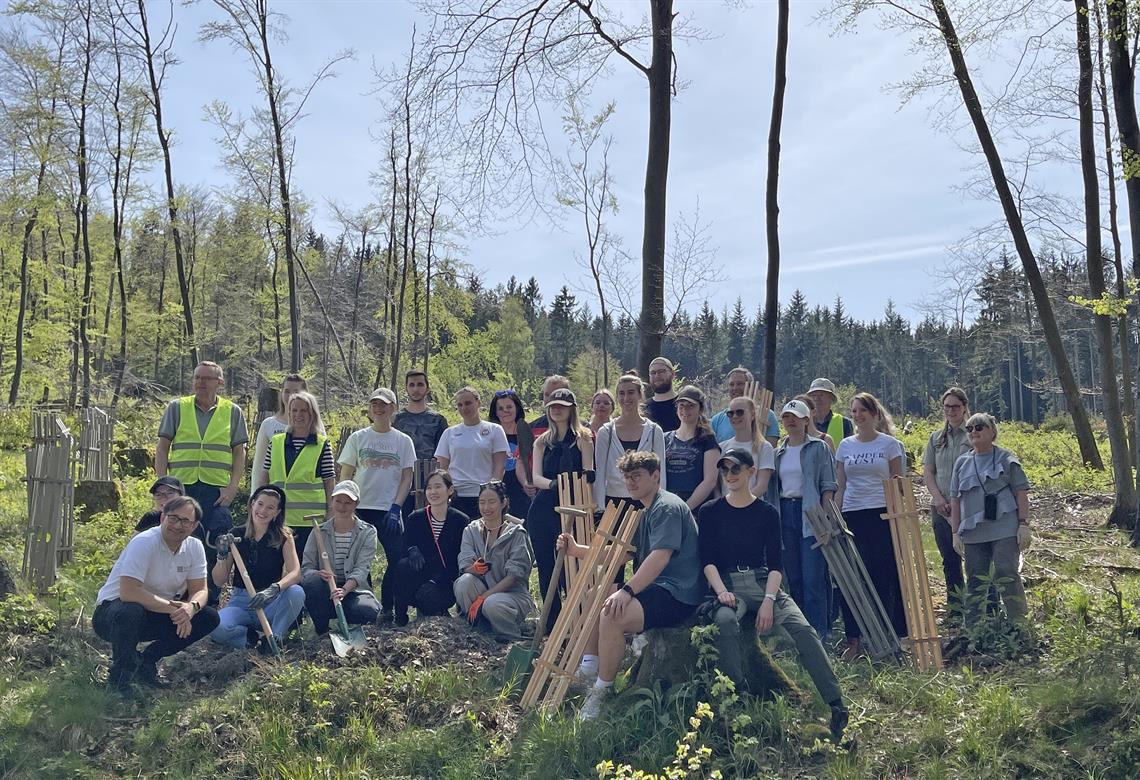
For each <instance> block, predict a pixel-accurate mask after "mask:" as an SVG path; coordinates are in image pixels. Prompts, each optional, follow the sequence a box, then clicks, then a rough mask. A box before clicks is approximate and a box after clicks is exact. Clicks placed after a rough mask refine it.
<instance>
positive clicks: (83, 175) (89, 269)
mask: <svg viewBox="0 0 1140 780" xmlns="http://www.w3.org/2000/svg"><path fill="white" fill-rule="evenodd" d="M76 6H77V8H78V10H79V13H80V15H81V16H82V18H83V28H84V40H83V81H82V86H81V87H80V90H79V121H78V130H79V154H78V160H77V165H78V174H79V232H80V235H81V237H82V239H83V298H82V303H81V307H80V314H79V344H80V348H81V349H82V352H83V384H82V387H81V391H80V403H81V404H82V405H83V406H90V405H91V335H90V333H89V328H90V319H91V299H92V295H93V290H92V277H93V276H94V273H95V269H94V265H93V263H92V261H91V238H90V235H89V230H88V228H89V222H90V219H89V213H90V209H89V204H88V194H89V189H90V184H89V181H88V171H87V89H88V86H89V85H90V83H91V49H92V46H93V45H94V44H93V42H92V39H91V7H90V4H87V5H86V6H85V5H84V4H83V3H76Z"/></svg>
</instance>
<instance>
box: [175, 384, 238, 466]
mask: <svg viewBox="0 0 1140 780" xmlns="http://www.w3.org/2000/svg"><path fill="white" fill-rule="evenodd" d="M233 405H234V404H233V402H232V401H227V400H226V399H225V398H219V399H218V403H217V406H215V407H214V415H213V416H212V417H211V418H210V422H209V424H208V425H207V426H206V435H205V436H202V434H201V433H200V432H199V431H198V415H197V413H196V412H195V411H194V396H192V395H187V396H184V397H183V398H181V399H180V400H179V402H178V430H177V431H175V432H174V440H173V441H172V442H171V443H170V460H169V462H168V463H167V472H168V473H169V474H170V476H172V477H177V478H178V479H180V480H182V484H183V485H192V484H194V483H195V482H201V483H202V484H205V485H214V486H215V487H225V486H226V485H228V484H230V471H231V470H232V469H233V462H234V460H233V447H231V446H230V440H231V437H230V417H231V416H232V414H233Z"/></svg>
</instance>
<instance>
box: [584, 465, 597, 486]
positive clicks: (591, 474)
mask: <svg viewBox="0 0 1140 780" xmlns="http://www.w3.org/2000/svg"><path fill="white" fill-rule="evenodd" d="M597 477H598V472H596V471H594V470H593V469H586V484H587V485H592V484H594V480H595V479H597Z"/></svg>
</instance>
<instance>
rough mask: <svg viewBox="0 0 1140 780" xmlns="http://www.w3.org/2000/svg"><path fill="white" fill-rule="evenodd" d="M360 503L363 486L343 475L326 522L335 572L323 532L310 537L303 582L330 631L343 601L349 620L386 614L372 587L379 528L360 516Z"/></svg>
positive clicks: (311, 608)
mask: <svg viewBox="0 0 1140 780" xmlns="http://www.w3.org/2000/svg"><path fill="white" fill-rule="evenodd" d="M359 503H360V488H359V487H358V486H357V484H356V483H355V482H353V481H352V480H351V479H345V480H342V481H340V482H338V483H337V484H336V487H334V488H333V491H332V501H331V502H330V504H331V505H332V514H331V515H330V516H329V519H328V520H326V521H325V522H323V523H321V527H320V532H321V538H322V540H323V541H324V543H325V552H327V553H328V556H329V563H330V564H332V571H331V572H329V571H326V570H325V569H324V568H322V566H321V554H320V549H319V548H318V547H317V537H316V536H315V535H314V534H309V539H308V541H306V542H305V557H304V561H303V562H302V563H301V587H302V588H303V589H304V591H305V609H306V610H307V611H308V613H309V617H311V618H312V619H313V628H314V629H316V632H317V633H318V634H327V633H328V631H329V621H330V620H332V619H333V618H334V616H335V614H336V612H335V605H336V604H338V603H339V604H340V605H341V607H342V608H343V609H344V617H345V620H347V621H348V622H349V623H356V624H360V623H375V622H376V618H377V617H379V615H380V602H378V601H377V600H376V596H374V595H373V594H372V591H371V590H368V588H369V587H370V585H371V579H370V577H371V572H372V561H373V560H374V559H375V558H376V529H375V528H374V527H372V525H370V524H369V523H366V522H364V521H363V520H361V519H360V518H358V517H357V516H356V505H357V504H359ZM330 582H331V583H332V584H333V586H334V587H333V588H332V589H330V588H329V583H330ZM330 590H331V593H330Z"/></svg>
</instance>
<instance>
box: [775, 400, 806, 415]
mask: <svg viewBox="0 0 1140 780" xmlns="http://www.w3.org/2000/svg"><path fill="white" fill-rule="evenodd" d="M785 414H794V415H795V416H796V417H802V418H807V417H810V416H811V412H810V411H808V407H807V404H805V403H804V402H803V401H795V400H793V401H788V402H787V403H786V404H784V408H783V409H781V410H780V416H781V417H783V416H784V415H785Z"/></svg>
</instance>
